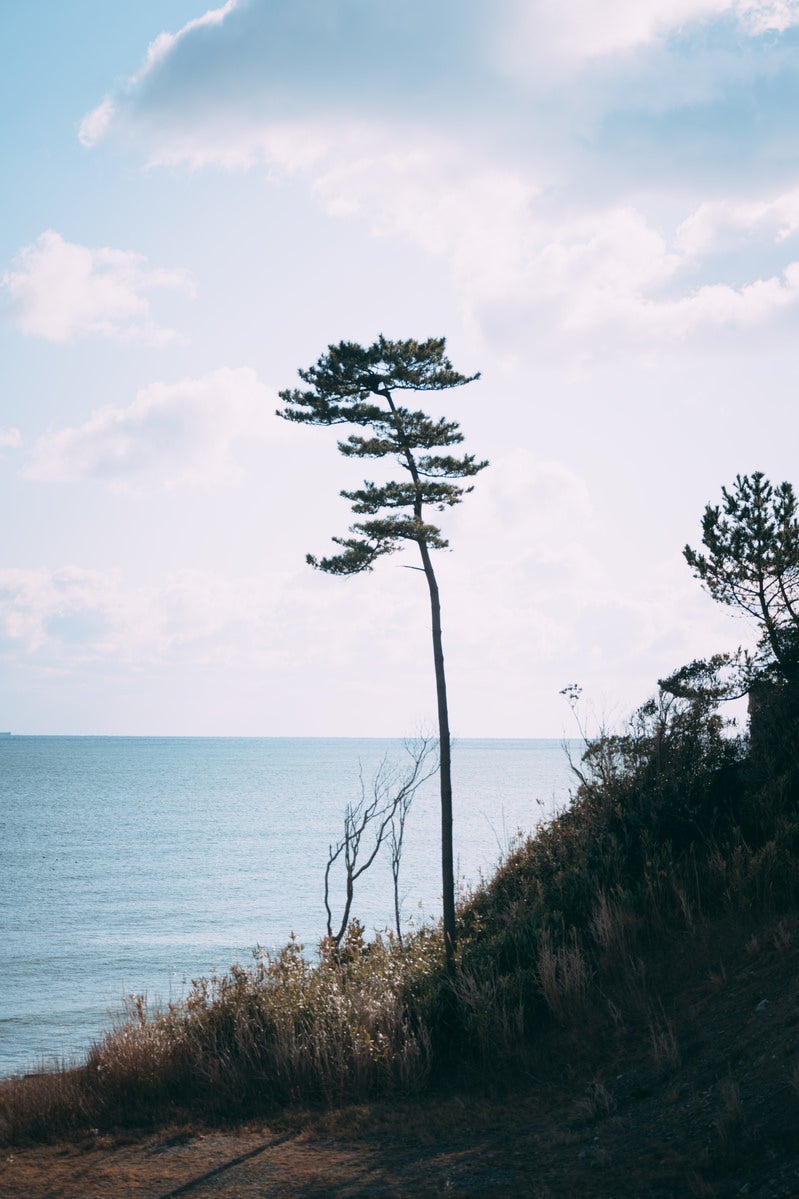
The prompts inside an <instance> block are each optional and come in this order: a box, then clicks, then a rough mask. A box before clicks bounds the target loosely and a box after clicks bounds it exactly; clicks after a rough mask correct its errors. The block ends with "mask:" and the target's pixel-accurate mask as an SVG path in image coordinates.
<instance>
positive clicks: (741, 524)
mask: <svg viewBox="0 0 799 1199" xmlns="http://www.w3.org/2000/svg"><path fill="white" fill-rule="evenodd" d="M721 494H722V503H721V504H720V505H713V504H708V505H707V507H706V508H705V512H704V516H703V518H702V543H703V545H704V547H705V549H706V551H707V553H705V554H702V553H698V552H697V551H696V550H693V549H691V547H690V546H689V545H687V546H686V547H685V549H684V550H683V554H684V556H685V559H686V561H687V562H688V565H689V566H690V567H692V569H693V571H694V574H695V575H696V577H697V578H699V579H701V581H702V582H703V583H704V585H705V587H706V588H707V590H708V591H709V592H710V594H711V595H712V596H713V599H715V600H718V601H719V603H722V604H727V605H729V606H730V607H731V608H734V609H737V610H738V611H739V612H742V613H745V614H746V615H747V616H750V617H752V618H754V620H755V621H756V622H757V624H758V625H759V626H760V630H761V637H760V646H759V650H760V668H761V670H766V671H769V670H773V669H774V668H776V671H777V674H778V675H779V676H781V677H782V678H783V679H787V680H790V681H796V680H797V678H799V519H797V502H796V495H795V493H794V490H793V487H792V486H791V484H790V483H781V484H780V485H779V486H778V487H774V486H772V484H771V483H770V482H769V481H768V479H767V478H766V477H765V476H764V475H763V473H762V472H761V471H755V472H754V473H753V474H752V475H751V476H750V475H738V476H737V477H736V480H735V483H734V485H733V487H732V488H731V489H728V488H726V487H722V489H721Z"/></svg>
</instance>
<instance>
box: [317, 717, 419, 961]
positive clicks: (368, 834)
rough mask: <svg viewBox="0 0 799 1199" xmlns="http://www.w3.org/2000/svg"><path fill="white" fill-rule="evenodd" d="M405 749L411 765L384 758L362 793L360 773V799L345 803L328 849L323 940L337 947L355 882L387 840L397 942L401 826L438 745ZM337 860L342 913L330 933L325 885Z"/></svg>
mask: <svg viewBox="0 0 799 1199" xmlns="http://www.w3.org/2000/svg"><path fill="white" fill-rule="evenodd" d="M405 750H406V752H407V753H408V755H409V757H410V764H409V765H408V766H407V767H406V769H405V771H404V772H403V771H400V770H399V769H398V768H397V767H395V766H392V765H391V763H390V762H389V760H388V758H387V757H385V758H383V761H382V762H381V763H380V766H379V767H378V769H377V773H376V774H375V776H374V779H373V780H372V786H371V791H368V790H367V787H366V784H365V782H364V778H363V769H362V768H361V769H360V771H359V777H360V788H361V798H360V799H359V800H358V802H357V803H355V804H347V807H346V809H345V811H344V834H343V836H342V837H341V840H340V841H337V842H336V844H335V845H331V846H330V849H329V853H328V858H327V865H326V867H325V890H324V899H325V911H326V913H327V935H328V937H329V939H330V941H331V942H332V943H333V944H334V945H336V946H338V945H340V944H341V941H342V938H343V937H344V935H345V933H346V931H347V927H348V925H349V923H350V917H351V915H352V904H353V900H354V898H355V883H356V882H357V880H358V879H359V878H360V877H361V876H362V875H363V874H365V873H366V871H367V870H368V869H369V867H370V866H371V865H372V864H373V862H374V861H375V858H376V857H377V855H378V853H379V852H380V849H381V847H382V845H383V843H384V842H385V841H386V840H388V842H389V847H390V851H391V874H392V878H393V882H394V918H395V922H396V931H397V937H398V938H399V941H400V944H401V943H402V928H401V924H400V901H399V871H400V863H401V860H402V843H403V838H404V836H405V822H406V820H407V817H408V812H409V810H410V806H411V802H412V800H413V797H414V795H415V794H416V792H417V791H418V789H419V787H421V785H422V783H424V782H426V780H427V779H429V778H430V777H431V776H432V775H434V774H435V773H436V771H437V770H438V742H437V741H435V740H433V739H432V738H430V737H418V738H417V739H416V740H415V741H407V742H406V743H405ZM339 861H341V863H342V864H343V867H344V908H343V911H342V914H341V919H340V921H339V924H338V927H337V929H336V931H335V932H334V931H333V924H334V922H333V910H332V907H331V900H330V886H331V875H332V871H333V868H334V866H335V865H336V863H337V862H339Z"/></svg>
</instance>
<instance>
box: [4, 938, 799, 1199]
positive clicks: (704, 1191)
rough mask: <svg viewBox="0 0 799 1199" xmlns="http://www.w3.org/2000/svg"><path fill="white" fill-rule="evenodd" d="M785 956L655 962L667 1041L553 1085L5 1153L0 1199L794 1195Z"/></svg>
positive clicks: (794, 1059)
mask: <svg viewBox="0 0 799 1199" xmlns="http://www.w3.org/2000/svg"><path fill="white" fill-rule="evenodd" d="M796 942H797V937H796V933H795V925H792V926H791V927H790V928H789V927H788V926H787V925H785V924H784V923H773V924H772V925H770V926H763V927H762V928H761V929H760V930H758V932H757V934H756V935H753V934H752V932H751V930H748V931H746V933H744V931H743V930H738V933H737V935H736V930H735V928H734V927H733V926H732V925H728V926H727V927H726V930H724V931H719V930H718V929H717V930H708V931H707V933H706V934H705V935H704V940H703V943H702V944H699V943H698V942H697V941H696V940H694V941H692V942H691V945H690V946H688V945H686V946H685V947H684V949H683V950H682V951H679V950H678V951H675V952H674V953H673V954H671V955H670V957H669V959H668V961H666V960H665V959H664V961H663V962H662V963H661V965H662V968H663V970H667V971H669V972H671V974H672V976H673V984H674V987H673V992H672V995H671V1000H670V1002H669V1004H668V1005H667V1006H664V1029H665V1028H667V1027H668V1028H670V1029H671V1030H672V1031H673V1033H674V1039H673V1040H670V1039H669V1037H665V1038H664V1040H663V1042H662V1043H661V1044H659V1045H656V1044H654V1043H652V1044H646V1043H645V1038H644V1037H642V1036H641V1035H640V1032H639V1033H637V1034H635V1035H633V1033H632V1031H629V1032H628V1030H626V1029H625V1028H624V1027H621V1028H620V1029H619V1030H618V1033H617V1034H616V1036H615V1039H614V1038H612V1037H610V1038H608V1041H607V1044H603V1045H595V1046H593V1047H592V1050H593V1051H592V1052H591V1053H589V1054H588V1055H587V1056H583V1055H582V1053H581V1052H580V1051H579V1050H578V1048H577V1045H578V1042H576V1041H575V1042H574V1044H575V1053H574V1055H573V1058H571V1059H570V1058H569V1057H568V1056H560V1057H559V1059H558V1060H559V1061H560V1062H561V1067H559V1069H558V1070H557V1071H556V1073H555V1076H554V1077H553V1074H552V1072H550V1071H546V1070H543V1069H542V1072H541V1075H540V1077H530V1078H528V1080H527V1081H526V1083H525V1085H524V1086H523V1088H522V1089H519V1088H518V1086H516V1084H514V1089H513V1090H512V1091H510V1092H508V1093H506V1094H504V1095H501V1096H495V1097H493V1098H486V1097H484V1096H483V1097H479V1096H477V1097H476V1096H475V1095H474V1094H465V1095H463V1096H458V1095H454V1096H453V1095H452V1094H448V1095H446V1096H425V1097H422V1098H419V1099H416V1100H407V1099H406V1100H401V1101H399V1100H396V1101H384V1102H380V1103H374V1104H370V1105H369V1106H362V1107H351V1108H347V1109H344V1110H341V1111H333V1112H328V1113H323V1114H320V1113H300V1112H294V1113H288V1114H286V1115H284V1116H282V1117H281V1118H280V1120H279V1121H276V1122H274V1123H261V1122H257V1123H249V1124H247V1125H246V1126H244V1127H238V1128H235V1129H212V1128H206V1129H199V1128H197V1127H191V1128H188V1127H173V1128H170V1129H166V1130H162V1131H160V1132H157V1133H153V1132H149V1133H136V1132H135V1131H134V1132H132V1131H130V1130H122V1129H119V1130H115V1131H112V1132H111V1133H109V1134H102V1135H101V1134H97V1133H88V1134H86V1135H84V1136H82V1137H80V1138H76V1139H72V1140H70V1141H67V1142H63V1143H60V1144H51V1145H44V1146H41V1145H40V1146H29V1147H21V1148H15V1149H4V1150H0V1199H171V1197H173V1196H174V1197H175V1199H177V1196H182V1195H186V1196H188V1197H190V1199H206V1197H209V1199H210V1197H211V1196H217V1195H225V1196H229V1197H241V1199H255V1197H256V1196H257V1197H258V1199H262V1197H264V1196H270V1197H273V1199H289V1196H291V1197H292V1199H295V1197H296V1199H299V1197H308V1199H310V1197H312V1196H314V1197H321V1196H341V1197H342V1199H344V1197H353V1199H354V1197H358V1199H363V1197H368V1196H375V1197H382V1196H417V1195H418V1196H435V1195H457V1196H483V1195H484V1196H495V1195H496V1196H530V1197H532V1199H556V1197H557V1199H577V1197H584V1196H586V1197H597V1199H599V1197H602V1199H623V1197H627V1196H629V1197H635V1199H685V1197H691V1196H696V1197H697V1199H726V1197H727V1196H736V1195H742V1196H749V1197H750V1199H776V1197H779V1199H783V1197H789V1196H793V1197H796V1196H799V970H797V966H799V948H798V947H797V943H796ZM698 948H699V950H700V951H701V952H700V953H699V955H698V954H697V949H698ZM680 952H682V953H683V954H684V955H685V956H684V960H683V959H681V957H680ZM661 993H665V992H663V991H661ZM588 1035H589V1037H590V1033H589V1034H588Z"/></svg>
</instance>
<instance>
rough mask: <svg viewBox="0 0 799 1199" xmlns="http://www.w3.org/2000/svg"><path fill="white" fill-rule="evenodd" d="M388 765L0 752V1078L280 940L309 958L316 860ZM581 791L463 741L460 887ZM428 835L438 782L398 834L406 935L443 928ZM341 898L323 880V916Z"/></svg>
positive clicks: (381, 747) (147, 751)
mask: <svg viewBox="0 0 799 1199" xmlns="http://www.w3.org/2000/svg"><path fill="white" fill-rule="evenodd" d="M571 750H572V752H573V753H574V754H575V756H577V755H578V753H579V747H578V746H577V745H573V746H572V747H571ZM384 758H388V760H389V761H391V762H396V763H398V764H400V765H401V764H402V762H403V760H404V759H405V751H404V749H403V743H402V742H401V741H393V740H381V739H364V740H359V739H348V738H335V739H325V738H229V737H224V738H222V737H220V738H215V737H207V738H206V737H202V738H192V737H174V738H173V737H17V736H14V737H2V738H0V913H2V937H0V1075H4V1074H10V1073H14V1072H19V1071H25V1070H28V1069H31V1068H33V1067H35V1066H38V1065H42V1064H50V1063H52V1062H54V1061H61V1060H72V1059H73V1058H74V1057H75V1056H76V1055H79V1054H80V1053H81V1052H82V1051H83V1050H85V1049H86V1048H87V1047H88V1045H89V1044H90V1042H91V1041H92V1040H93V1039H95V1038H97V1037H98V1036H99V1035H100V1034H101V1032H102V1030H103V1029H104V1028H107V1027H108V1026H109V1025H110V1023H111V1021H112V1019H113V1018H114V1015H115V1013H117V1014H118V1013H119V1011H120V1009H121V1003H122V998H123V996H125V995H128V994H146V995H147V996H148V998H149V999H150V1000H151V1001H159V1000H160V1001H169V1000H170V999H177V998H179V997H180V996H181V995H182V994H183V993H184V992H185V989H186V987H187V985H189V983H190V981H191V979H192V978H197V977H200V976H201V975H207V974H208V973H209V972H210V971H212V970H217V971H222V970H225V969H226V968H227V967H228V966H229V965H230V964H231V963H232V962H235V961H238V962H242V963H245V964H246V963H247V962H248V961H249V960H251V954H252V950H253V948H254V947H255V946H256V945H261V946H266V947H271V946H279V945H282V944H284V943H285V942H286V940H287V939H288V937H289V935H290V934H291V933H294V934H295V935H296V936H297V937H298V938H299V939H300V940H301V941H302V942H303V943H304V944H305V946H306V948H307V950H308V952H309V953H312V952H313V950H314V947H315V945H316V943H317V942H318V940H319V938H320V936H321V935H322V934H323V933H324V931H325V911H324V899H323V886H324V869H325V863H326V862H327V855H328V847H329V845H330V844H331V843H332V842H335V841H336V840H337V839H338V838H339V836H340V835H341V828H342V818H343V813H344V808H345V806H346V804H347V803H348V802H352V801H354V800H357V799H358V798H359V795H360V782H359V777H361V776H362V778H363V781H364V784H365V785H366V787H367V789H369V788H371V784H372V780H373V778H374V775H375V772H376V770H377V769H378V767H379V766H380V763H381V761H382V760H383V759H384ZM573 782H574V776H573V775H572V773H571V771H570V767H569V762H568V758H567V754H566V749H565V748H564V744H563V743H562V742H560V741H553V740H461V741H456V742H455V743H454V746H453V784H454V810H455V855H456V869H457V875H458V879H459V883H460V885H461V886H462V887H463V888H468V887H472V886H474V885H476V884H478V883H479V881H480V879H481V877H486V876H488V875H490V873H491V872H492V870H493V868H494V867H495V866H496V864H497V861H498V860H499V858H500V857H501V855H502V854H503V853H504V852H506V851H507V848H508V846H509V844H510V843H511V841H512V838H513V837H514V835H515V834H516V833H517V832H518V831H520V830H522V831H531V830H532V829H533V828H534V827H535V825H536V824H537V823H538V822H540V821H541V820H542V819H546V818H547V817H548V816H550V815H552V814H553V813H554V812H555V811H556V810H557V809H558V808H560V807H562V806H563V805H564V804H565V803H567V802H568V797H569V792H570V789H571V788H572V786H573ZM438 822H439V814H438V780H437V778H433V779H431V780H429V781H428V782H427V783H425V784H424V786H423V787H422V788H421V789H420V791H419V792H418V793H417V795H416V797H415V799H414V802H413V805H412V808H411V811H410V815H409V818H408V823H407V827H406V834H405V849H404V853H403V861H402V869H401V875H400V895H401V897H402V901H403V907H402V913H403V923H404V927H405V928H410V927H412V926H413V925H414V924H415V923H419V922H421V921H424V920H427V919H436V918H437V917H438V916H439V915H440V908H441V902H440V896H441V887H440V875H439V872H440V865H439V862H440V856H439V848H438V847H439V823H438ZM340 895H341V888H340V887H339V888H338V889H337V886H336V881H335V876H334V879H333V883H332V889H331V896H332V899H333V906H334V910H338V909H339V908H340V903H337V900H338V899H339V898H340ZM353 915H355V916H357V917H358V919H360V920H361V921H362V922H363V923H364V924H365V925H366V927H367V929H368V930H369V931H370V932H371V931H374V930H380V929H383V928H386V927H388V926H389V925H390V924H391V923H392V920H393V892H392V889H391V877H390V872H389V867H388V862H387V859H384V858H383V857H379V858H378V859H377V861H376V862H375V865H374V866H373V868H372V869H371V870H370V871H369V872H368V873H367V874H365V875H364V876H363V878H362V879H361V880H359V883H358V885H357V887H356V892H355V903H354V907H353Z"/></svg>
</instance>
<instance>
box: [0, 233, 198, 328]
mask: <svg viewBox="0 0 799 1199" xmlns="http://www.w3.org/2000/svg"><path fill="white" fill-rule="evenodd" d="M1 282H2V286H3V287H4V288H5V290H6V292H7V294H8V296H9V298H10V301H11V314H12V319H13V321H14V323H15V324H16V325H17V327H18V328H19V329H21V330H22V332H23V333H29V334H33V335H35V336H37V337H43V338H45V339H46V340H48V341H55V342H68V341H72V340H74V339H75V338H78V337H87V336H101V337H111V338H115V339H117V340H120V341H133V342H143V343H145V344H147V345H163V344H165V343H167V342H170V341H173V340H174V339H175V337H176V336H177V335H176V333H175V331H174V330H172V329H167V328H162V327H160V326H159V325H157V324H156V323H155V321H154V320H153V318H152V315H151V312H150V302H149V299H148V298H147V293H148V292H151V291H156V290H163V289H167V290H175V289H177V290H180V291H184V292H188V293H189V294H191V291H192V284H191V278H190V276H189V274H188V273H187V272H186V271H182V270H163V269H160V268H157V267H150V266H148V265H147V260H146V258H144V256H143V255H141V254H136V253H133V252H132V251H129V250H115V249H111V248H108V247H104V248H100V249H92V248H90V247H88V246H82V245H79V244H77V243H75V242H68V241H66V240H65V239H64V238H63V237H62V236H61V235H60V234H59V233H56V232H54V231H53V230H52V229H48V230H46V232H44V233H42V234H41V235H40V236H39V237H38V238H37V239H36V241H35V242H33V243H31V244H30V245H27V246H24V247H23V248H22V249H21V250H20V251H19V253H18V254H17V256H16V258H15V259H14V262H13V264H12V266H11V269H10V270H7V271H5V272H4V274H3V276H2V280H1Z"/></svg>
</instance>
